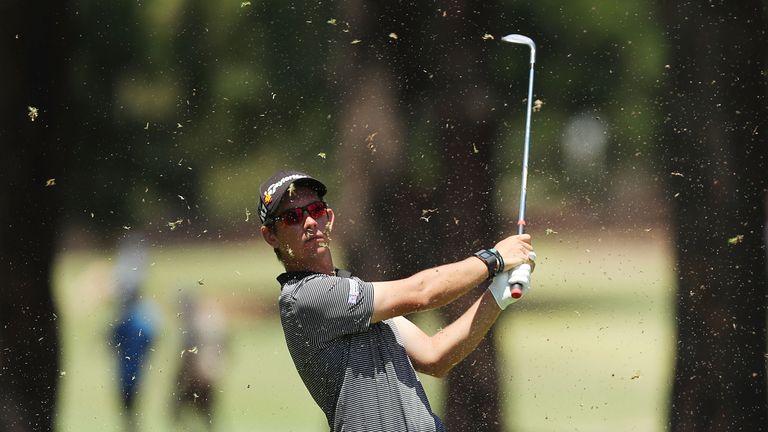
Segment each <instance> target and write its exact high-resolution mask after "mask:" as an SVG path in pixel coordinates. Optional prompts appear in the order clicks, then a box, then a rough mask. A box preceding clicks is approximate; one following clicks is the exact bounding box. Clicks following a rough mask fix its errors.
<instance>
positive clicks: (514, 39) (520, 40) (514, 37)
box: [501, 34, 536, 64]
mask: <svg viewBox="0 0 768 432" xmlns="http://www.w3.org/2000/svg"><path fill="white" fill-rule="evenodd" d="M501 40H503V41H504V42H509V43H514V44H520V45H528V46H529V47H530V48H531V64H533V63H536V44H535V43H534V42H533V39H531V38H529V37H528V36H523V35H521V34H511V35H506V36H504V37H503V38H501Z"/></svg>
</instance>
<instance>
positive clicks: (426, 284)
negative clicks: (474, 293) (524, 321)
mask: <svg viewBox="0 0 768 432" xmlns="http://www.w3.org/2000/svg"><path fill="white" fill-rule="evenodd" d="M411 277H412V278H414V280H415V282H416V283H417V284H418V286H420V287H421V289H423V290H424V291H425V293H426V297H427V299H428V300H427V302H428V304H427V308H426V309H434V308H437V307H440V306H443V305H446V304H448V303H450V302H452V301H454V300H456V299H457V298H459V297H461V296H462V295H464V294H466V293H467V292H468V291H469V290H471V289H472V288H474V287H476V286H478V285H480V284H481V283H482V282H483V281H484V280H486V278H488V268H487V267H486V265H485V263H483V262H482V261H481V260H479V259H477V258H475V257H470V258H467V259H464V260H461V261H458V262H455V263H451V264H445V265H442V266H438V267H435V268H431V269H429V270H424V271H421V272H419V273H416V274H415V275H413V276H411Z"/></svg>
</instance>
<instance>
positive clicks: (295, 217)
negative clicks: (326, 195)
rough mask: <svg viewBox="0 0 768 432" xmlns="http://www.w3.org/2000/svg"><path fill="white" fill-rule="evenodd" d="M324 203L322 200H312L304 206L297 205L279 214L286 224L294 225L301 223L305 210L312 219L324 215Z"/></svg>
mask: <svg viewBox="0 0 768 432" xmlns="http://www.w3.org/2000/svg"><path fill="white" fill-rule="evenodd" d="M325 209H326V205H325V203H324V202H322V201H317V202H313V203H312V204H309V205H307V206H306V207H297V208H292V209H288V210H286V211H284V212H283V214H282V215H281V216H280V219H282V221H283V222H285V223H286V224H288V225H295V224H297V223H301V222H302V221H303V220H304V212H305V211H306V212H307V213H308V214H309V216H311V217H312V219H317V218H319V217H323V216H325Z"/></svg>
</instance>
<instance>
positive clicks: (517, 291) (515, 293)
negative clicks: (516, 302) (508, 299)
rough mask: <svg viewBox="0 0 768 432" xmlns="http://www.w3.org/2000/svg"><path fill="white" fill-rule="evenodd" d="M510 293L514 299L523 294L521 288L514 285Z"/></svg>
mask: <svg viewBox="0 0 768 432" xmlns="http://www.w3.org/2000/svg"><path fill="white" fill-rule="evenodd" d="M510 295H511V296H512V298H514V299H519V298H520V297H522V296H523V290H521V289H520V288H518V287H514V288H512V291H511V293H510Z"/></svg>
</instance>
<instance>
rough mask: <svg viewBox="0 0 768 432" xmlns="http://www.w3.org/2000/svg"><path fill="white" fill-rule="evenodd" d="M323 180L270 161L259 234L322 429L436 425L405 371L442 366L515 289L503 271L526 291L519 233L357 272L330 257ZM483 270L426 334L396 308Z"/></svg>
mask: <svg viewBox="0 0 768 432" xmlns="http://www.w3.org/2000/svg"><path fill="white" fill-rule="evenodd" d="M326 191H327V189H326V187H325V185H324V184H323V183H321V182H320V181H318V180H316V179H314V178H312V177H311V176H309V175H307V174H304V173H301V172H297V171H282V172H278V173H276V174H275V175H273V176H272V177H270V178H269V179H268V180H267V181H266V182H264V183H263V184H262V185H261V188H260V200H259V201H260V202H259V217H260V219H261V222H262V227H261V234H262V236H263V237H264V240H265V241H266V242H267V243H268V244H269V245H270V246H272V248H274V250H275V253H276V254H277V257H278V259H279V260H280V261H281V262H282V264H283V265H284V267H285V273H283V274H281V275H279V276H278V278H277V280H278V282H280V285H281V287H282V288H281V293H280V299H279V304H280V320H281V323H282V326H283V332H284V333H285V340H286V342H287V344H288V350H289V352H290V353H291V357H292V358H293V362H294V364H295V366H296V370H297V371H298V372H299V375H300V376H301V379H302V380H303V381H304V385H306V387H307V390H309V393H310V394H311V395H312V397H313V398H314V400H315V402H317V404H318V405H319V406H320V408H321V409H322V410H323V412H324V413H325V416H326V417H327V419H328V425H329V427H330V428H331V430H332V431H354V432H356V431H443V430H445V428H444V426H443V424H442V422H441V421H440V419H439V418H438V417H437V416H436V415H435V414H434V413H433V412H432V408H431V407H430V405H429V401H428V400H427V396H426V394H425V392H424V389H423V387H422V385H421V382H420V381H419V378H418V375H417V374H416V371H419V372H422V373H426V374H429V375H432V376H436V377H443V376H445V375H446V374H447V373H448V371H449V370H451V368H452V367H453V366H454V365H456V364H457V363H458V362H460V361H461V360H462V359H464V358H465V357H466V356H467V355H468V354H469V353H470V352H472V350H474V349H475V348H476V347H477V345H478V343H479V342H480V341H481V340H482V338H483V337H484V336H485V334H486V333H487V332H488V330H489V329H490V328H491V326H492V325H493V323H494V322H495V321H496V319H497V318H498V317H499V315H500V313H501V311H502V309H504V308H505V307H506V306H507V305H509V304H510V303H512V302H514V301H515V300H516V299H513V298H511V296H510V295H509V291H510V290H509V288H508V280H511V279H510V277H516V278H517V280H515V282H518V283H520V284H521V285H522V286H523V288H524V292H525V290H526V289H527V287H528V284H529V283H530V267H529V266H523V265H522V264H531V263H532V260H533V259H534V258H535V254H534V253H533V249H532V247H531V242H530V241H531V240H530V236H529V235H527V234H523V235H516V236H511V237H507V238H505V239H503V240H501V241H500V242H498V243H497V244H496V245H495V246H494V248H492V249H488V250H482V251H479V252H477V253H476V254H474V255H470V256H469V257H467V258H466V259H464V260H461V261H458V262H455V263H452V264H446V265H442V266H438V267H435V268H432V269H429V270H424V271H421V272H419V273H416V274H415V275H413V276H411V277H408V278H406V279H402V280H395V281H387V282H373V283H371V282H365V281H362V280H360V279H359V278H357V277H355V276H352V275H351V274H350V273H349V272H347V271H344V270H339V269H337V268H335V267H334V265H333V258H332V256H331V249H330V247H329V246H330V242H331V237H330V234H331V230H332V227H333V224H334V221H335V215H334V212H333V210H332V209H331V208H330V207H328V205H327V204H326V202H325V201H323V197H324V196H325V194H326ZM518 266H519V267H518ZM523 267H524V268H527V269H528V270H527V271H525V272H519V271H518V270H515V271H513V272H511V273H510V274H506V273H504V277H501V275H500V277H496V278H494V276H496V275H497V274H499V273H501V272H502V271H510V270H513V269H515V268H518V269H519V268H523ZM516 273H521V274H517V275H516ZM510 275H512V276H510ZM489 278H492V279H494V280H493V282H492V283H491V286H490V288H489V289H488V290H486V291H485V292H484V293H483V294H482V295H481V296H480V297H479V298H478V299H477V300H476V301H475V302H474V303H473V304H472V306H470V307H469V308H468V309H467V310H466V312H464V313H463V315H461V316H460V317H459V318H458V319H457V320H456V321H454V322H453V323H451V324H450V325H448V326H447V327H445V328H443V329H442V330H440V331H439V332H438V333H437V334H435V335H432V336H430V335H428V334H426V333H424V332H423V331H422V330H421V329H420V328H419V327H417V326H416V325H415V324H414V323H412V322H411V321H409V320H408V319H406V318H404V315H407V314H410V313H413V312H420V311H425V310H429V309H434V308H437V307H440V306H443V305H445V304H448V303H450V302H452V301H454V300H456V299H457V298H459V297H461V296H462V295H464V294H466V293H467V292H469V291H470V290H471V289H472V288H473V287H476V286H478V285H479V284H481V283H483V281H485V280H487V279H489Z"/></svg>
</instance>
